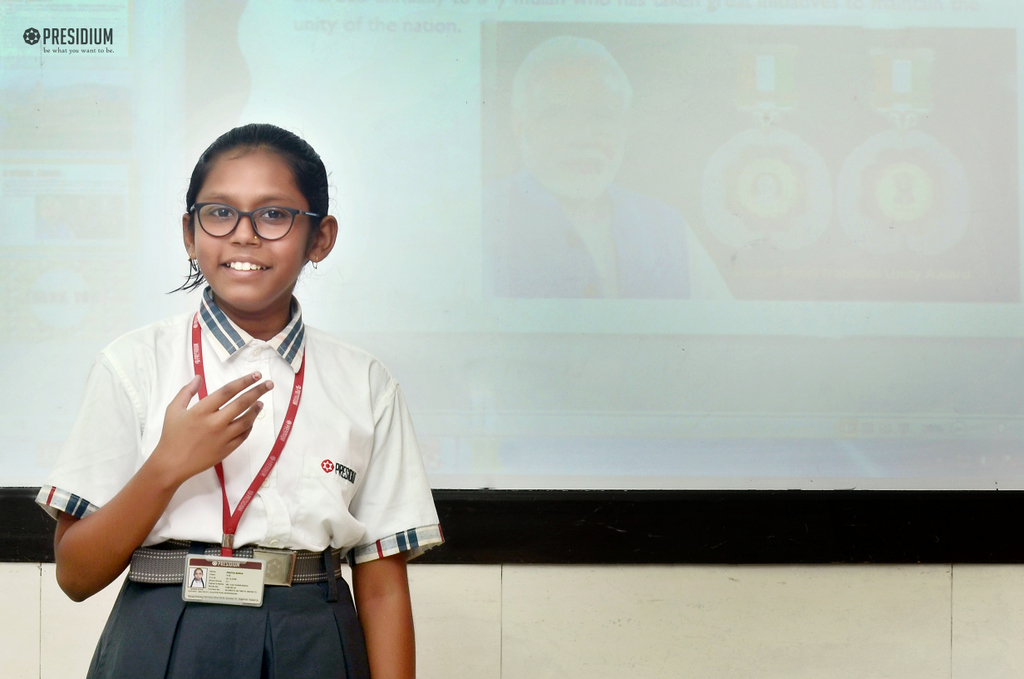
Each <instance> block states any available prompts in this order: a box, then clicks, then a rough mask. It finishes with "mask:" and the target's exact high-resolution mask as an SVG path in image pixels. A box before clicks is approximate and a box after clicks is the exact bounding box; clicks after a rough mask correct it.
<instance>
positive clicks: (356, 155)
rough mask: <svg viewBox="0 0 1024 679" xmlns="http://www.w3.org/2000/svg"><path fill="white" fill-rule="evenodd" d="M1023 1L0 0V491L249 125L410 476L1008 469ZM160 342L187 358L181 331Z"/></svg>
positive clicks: (796, 475)
mask: <svg viewBox="0 0 1024 679" xmlns="http://www.w3.org/2000/svg"><path fill="white" fill-rule="evenodd" d="M1022 24H1024V15H1022V11H1021V6H1020V5H1018V4H1017V3H1014V2H1010V1H1009V0H1007V1H1005V2H996V1H993V0H941V1H940V0H732V1H725V2H723V1H721V0H279V1H277V2H258V1H250V2H245V1H244V0H235V1H232V2H219V3H206V2H199V0H187V1H183V0H178V1H171V2H161V3H141V2H139V3H133V2H130V1H128V0H121V1H118V0H111V1H106V2H100V3H97V2H82V3H75V2H66V1H65V2H46V1H33V2H29V1H27V0H24V1H19V0H4V1H3V2H0V26H2V36H0V39H2V44H0V164H2V168H3V169H2V172H3V176H2V185H0V258H2V262H3V267H2V275H3V286H2V292H0V300H2V301H0V314H2V318H3V322H2V325H0V328H2V330H0V332H2V333H3V339H2V343H3V344H2V346H3V351H2V353H0V364H2V366H3V375H4V378H5V380H4V381H5V383H6V388H5V389H4V390H3V392H2V395H0V485H7V486H17V485H34V484H39V483H41V482H42V480H43V479H44V477H45V474H46V471H47V469H48V468H49V466H50V465H51V464H52V462H53V460H54V459H55V457H56V455H57V453H58V452H59V450H60V448H61V445H62V442H63V440H64V438H65V437H66V435H67V432H68V431H69V429H70V427H71V424H72V422H73V420H74V417H75V415H76V412H77V409H78V406H79V404H80V400H81V397H82V388H83V385H84V382H85V377H86V374H87V371H88V369H89V366H90V365H91V362H92V360H93V358H94V357H95V355H96V354H97V352H98V351H99V350H100V349H102V348H103V347H104V346H105V345H106V344H107V343H109V342H110V341H112V340H113V339H114V338H116V337H117V336H118V335H120V334H122V333H124V332H127V331H129V330H131V329H133V328H136V327H139V326H141V325H144V324H146V323H149V322H152V321H155V320H157V319H159V318H162V317H164V316H167V315H171V314H176V313H185V312H188V311H190V310H191V309H193V308H194V307H195V305H196V304H197V295H195V294H193V295H185V294H183V293H174V294H168V291H170V290H173V289H174V288H176V287H177V286H178V285H180V284H181V282H182V281H183V277H184V275H185V273H186V271H187V263H186V257H185V250H184V247H183V246H182V243H181V214H182V213H183V212H184V210H185V205H184V202H183V201H184V193H185V188H186V185H187V181H188V176H189V174H190V172H191V168H192V165H193V164H194V163H195V160H196V158H197V157H198V155H199V153H200V152H201V151H202V149H203V148H205V147H206V146H207V145H208V144H209V143H210V142H211V141H212V140H213V139H214V138H215V137H216V136H217V135H219V134H220V133H222V132H224V131H226V130H227V129H229V128H230V127H233V126H235V125H238V124H241V123H245V122H254V121H260V122H263V121H265V122H273V123H276V124H278V125H281V126H283V127H286V128H288V129H290V130H292V131H294V132H297V133H298V134H300V135H302V136H303V137H304V138H306V139H307V140H308V141H309V142H310V143H311V144H312V145H313V146H314V147H315V148H316V149H317V150H318V151H319V152H320V154H321V155H322V156H323V158H324V160H325V162H326V164H327V166H328V170H329V171H330V173H331V181H332V190H333V195H332V199H333V202H332V209H333V211H334V214H336V215H337V217H338V219H339V221H340V223H341V236H340V239H339V244H338V246H337V248H336V249H335V251H334V253H333V254H332V255H331V256H330V257H329V258H328V259H327V260H326V261H325V262H324V264H323V265H322V266H320V268H319V269H318V270H315V271H314V270H312V269H310V270H308V271H306V272H305V273H304V274H303V276H302V278H301V279H300V282H299V285H298V287H297V288H296V295H297V297H298V298H299V299H300V301H301V302H302V304H303V309H304V313H305V317H306V321H307V322H308V323H310V324H311V325H314V326H317V327H320V328H322V329H324V330H327V331H329V332H332V333H334V334H337V335H339V336H341V337H342V338H344V339H345V340H347V341H350V342H352V343H353V344H356V345H358V346H361V347H363V348H365V349H367V350H369V351H370V352H372V353H373V354H375V355H376V356H378V357H379V358H380V359H381V360H382V361H383V362H384V363H385V364H386V365H387V366H388V367H389V368H390V370H391V371H392V373H393V374H394V375H395V376H396V377H397V379H398V380H399V382H400V383H401V384H402V386H403V389H404V390H405V393H406V396H407V398H408V401H409V404H410V407H411V409H412V412H413V417H414V421H415V422H416V426H417V433H418V435H419V438H420V443H421V447H422V449H423V454H424V459H425V462H426V464H427V468H428V471H429V474H430V477H431V482H432V484H433V485H434V486H435V487H439V488H482V487H491V488H627V489H629V488H668V489H688V488H755V489H771V488H805V489H817V488H826V489H835V488H963V489H975V488H1024V451H1022V440H1024V419H1022V401H1024V344H1022V339H1024V315H1022V306H1021V266H1020V262H1021V237H1020V233H1021V230H1020V218H1019V212H1020V209H1019V202H1020V196H1019V194H1020V191H1019V188H1018V187H1019V184H1020V172H1019V167H1020V160H1019V153H1018V139H1019V134H1020V132H1019V128H1020V106H1019V104H1018V97H1019V95H1018V85H1019V82H1020V76H1019V73H1018V71H1019V69H1018V64H1019V62H1020V59H1021V56H1020V53H1019V49H1020V48H1019V46H1018V43H1017V31H1018V28H1019V27H1020V26H1021V25H1022ZM182 350H183V351H185V350H186V347H184V346H183V347H182Z"/></svg>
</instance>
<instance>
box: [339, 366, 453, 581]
mask: <svg viewBox="0 0 1024 679" xmlns="http://www.w3.org/2000/svg"><path fill="white" fill-rule="evenodd" d="M349 511H350V512H351V513H352V516H354V517H355V518H356V520H358V521H359V522H360V523H362V524H363V525H364V526H365V527H366V531H365V533H364V534H363V539H362V541H361V542H360V543H359V545H357V546H356V547H355V548H354V549H353V553H352V556H353V558H354V561H355V563H364V562H366V561H372V560H374V559H379V558H383V557H386V556H391V555H394V554H399V553H406V556H407V557H408V558H410V559H412V558H414V557H416V556H419V555H420V554H422V553H423V552H425V551H427V550H428V549H430V548H431V547H435V546H437V545H439V544H441V543H442V542H444V537H443V535H442V534H441V527H440V525H439V524H438V519H437V510H436V509H435V508H434V499H433V496H432V495H431V493H430V485H429V483H428V482H427V474H426V470H425V469H424V467H423V459H422V457H421V456H420V450H419V445H418V444H417V443H416V434H415V432H414V430H413V426H412V420H411V419H410V417H409V411H408V408H407V407H406V404H405V398H404V397H403V396H402V391H401V389H400V388H399V387H398V385H397V384H396V383H394V382H393V381H392V383H391V387H390V388H389V389H388V390H387V391H386V392H385V394H384V397H383V398H382V399H381V400H380V405H379V407H378V408H377V409H376V412H375V413H374V435H373V452H372V454H371V457H370V463H369V465H368V467H367V470H366V473H365V478H364V481H363V484H362V486H361V487H360V488H359V490H358V491H357V493H356V495H355V497H353V499H352V503H351V504H350V506H349Z"/></svg>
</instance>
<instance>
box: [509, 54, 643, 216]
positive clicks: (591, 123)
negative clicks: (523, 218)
mask: <svg viewBox="0 0 1024 679" xmlns="http://www.w3.org/2000/svg"><path fill="white" fill-rule="evenodd" d="M623 90H624V88H623V87H621V83H619V82H617V80H616V78H615V76H614V75H613V74H612V73H611V72H610V69H609V68H608V67H607V66H606V65H605V64H603V63H601V62H600V61H598V60H595V59H589V58H588V59H575V60H568V61H565V62H562V63H560V64H557V65H555V66H553V67H552V68H550V69H548V70H546V71H544V72H543V73H542V74H540V75H538V76H537V77H536V78H534V80H533V82H531V83H530V84H529V87H528V89H527V92H526V101H525V105H524V107H523V110H522V111H520V112H519V113H518V115H517V117H516V118H517V119H516V136H517V138H518V141H519V149H520V151H521V153H522V155H523V162H524V163H525V164H526V167H527V168H528V169H529V170H530V172H532V173H533V174H534V176H535V177H536V178H537V179H538V180H539V181H540V183H541V184H543V185H544V187H545V188H547V189H548V190H549V191H551V192H552V193H554V194H555V195H557V196H560V197H563V198H568V199H571V200H583V201H593V200H596V199H598V198H600V197H601V196H602V195H603V194H604V192H605V191H606V190H607V189H608V187H609V186H610V185H611V183H612V181H613V180H614V179H615V175H616V173H617V172H618V170H619V165H620V164H621V163H622V153H623V148H624V146H625V143H626V137H627V128H628V120H627V119H628V111H627V110H626V100H625V95H624V94H623V93H622V92H623Z"/></svg>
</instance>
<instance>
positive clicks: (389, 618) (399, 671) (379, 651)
mask: <svg viewBox="0 0 1024 679" xmlns="http://www.w3.org/2000/svg"><path fill="white" fill-rule="evenodd" d="M352 584H353V587H354V589H355V599H356V610H357V611H358V612H359V621H360V622H361V623H362V625H363V634H364V635H365V636H366V654H367V655H368V656H369V659H370V677H372V679H414V678H415V676H416V644H415V641H414V639H413V630H412V604H411V603H410V601H409V579H408V575H407V573H406V568H405V555H404V554H395V555H393V556H388V557H384V558H383V559H376V560H374V561H367V562H366V563H361V564H356V565H355V566H354V567H353V568H352Z"/></svg>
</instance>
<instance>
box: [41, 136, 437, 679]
mask: <svg viewBox="0 0 1024 679" xmlns="http://www.w3.org/2000/svg"><path fill="white" fill-rule="evenodd" d="M186 208H187V211H186V213H185V214H184V216H183V218H182V230H183V236H184V243H185V249H186V251H187V252H188V256H189V261H190V265H191V273H190V276H189V280H188V281H187V282H186V284H185V285H184V286H182V288H183V289H194V288H197V287H199V286H201V285H202V284H203V283H204V281H205V283H206V284H207V286H206V287H205V289H204V291H203V294H202V299H201V300H200V304H199V309H198V310H197V311H196V312H195V313H190V314H187V315H184V316H180V317H175V318H170V319H167V320H164V321H161V322H159V323H155V324H153V325H150V326H147V327H145V328H142V329H140V330H137V331H135V332H132V333H129V334H128V335H125V336H123V337H121V338H119V339H118V340H116V341H115V342H114V343H113V344H111V345H110V346H109V347H107V348H106V349H105V350H104V351H103V352H102V353H101V354H100V356H99V357H98V358H97V360H96V362H95V364H94V366H93V368H92V371H91V372H90V375H89V380H88V383H87V386H86V394H85V399H84V403H83V406H82V409H81V411H80V413H79V416H78V419H77V421H76V423H75V426H74V428H73V430H72V433H71V436H70V437H69V439H68V441H67V443H66V444H65V446H64V448H63V450H62V452H61V455H60V458H59V460H58V462H57V464H56V465H55V467H54V469H53V471H52V473H51V475H50V478H49V479H48V485H46V486H43V487H42V488H41V489H40V492H39V497H38V501H39V502H40V504H42V505H43V506H44V508H45V509H46V510H47V511H48V512H49V513H50V514H51V515H53V516H55V517H56V518H57V529H56V534H55V538H54V544H55V555H56V562H57V581H58V583H59V584H60V586H61V588H62V589H63V590H64V591H65V592H66V593H67V594H68V596H70V597H71V598H72V599H74V600H76V601H81V600H83V599H85V598H87V597H89V596H91V595H92V594H95V593H96V592H98V591H99V590H101V589H103V588H104V587H106V586H107V585H108V584H110V583H111V582H112V581H113V580H114V579H115V578H117V576H118V575H119V574H120V573H121V572H123V571H124V569H125V568H128V569H129V573H128V578H127V579H126V581H125V584H124V586H123V588H122V590H121V592H120V594H119V596H118V599H117V602H116V603H115V605H114V608H113V610H112V612H111V615H110V619H109V620H108V622H107V625H106V627H105V629H104V631H103V635H102V636H101V638H100V641H99V644H98V646H97V648H96V652H95V654H94V656H93V660H92V665H91V667H90V669H89V675H88V676H89V677H171V678H179V677H228V678H231V677H238V678H243V677H245V678H251V679H259V678H260V677H317V678H318V679H321V678H323V677H359V678H365V677H370V676H372V677H373V679H384V678H386V677H412V676H414V674H415V655H414V653H415V652H414V645H413V630H412V614H411V608H410V603H409V589H408V581H407V578H406V566H405V564H406V560H407V559H409V558H412V557H414V556H417V555H418V554H420V553H422V552H423V551H425V550H426V549H428V548H430V547H432V546H435V545H437V544H440V543H441V542H442V540H443V538H442V537H441V532H440V527H439V525H438V520H437V513H436V511H435V510H434V505H433V501H432V498H431V495H430V490H429V487H428V485H427V480H426V475H425V472H424V469H423V463H422V461H421V459H420V454H419V450H418V447H417V445H416V440H415V435H414V433H413V429H412V423H411V421H410V419H409V414H408V410H407V408H406V405H405V401H404V398H403V396H402V393H401V390H400V389H399V387H398V384H397V383H396V382H395V380H394V378H392V377H391V375H390V374H389V373H388V372H387V370H386V369H385V368H384V367H383V366H382V365H381V364H380V363H379V362H377V361H376V360H375V359H374V358H373V357H372V356H370V355H368V354H366V353H365V352H362V351H360V350H358V349H355V348H353V347H351V346H348V345H346V344H344V343H342V342H340V341H338V340H336V339H334V338H332V337H330V336H328V335H326V334H324V333H321V332H319V331H317V330H315V329H313V328H310V327H309V326H307V325H305V323H304V322H303V319H302V310H301V308H300V306H299V303H298V302H297V301H296V300H295V298H294V297H293V296H292V291H293V289H294V287H295V282H296V280H297V279H298V277H299V274H300V273H301V271H302V269H303V267H304V266H305V265H306V264H307V263H308V262H312V263H314V265H315V264H316V263H317V262H319V261H320V260H322V259H323V258H324V257H326V256H327V255H328V254H329V253H330V252H331V249H332V248H333V247H334V243H335V240H336V238H337V233H338V223H337V221H336V220H335V218H334V217H331V216H329V215H328V214H327V210H328V183H327V173H326V170H325V168H324V165H323V162H322V161H321V160H320V157H319V156H318V155H317V154H316V152H315V151H314V150H313V149H312V148H311V147H310V146H309V145H308V144H306V143H305V142H304V141H303V140H301V139H300V138H298V137H296V136H295V135H293V134H291V133H289V132H287V131H285V130H282V129H280V128H277V127H274V126H272V125H246V126H244V127H239V128H236V129H233V130H231V131H230V132H228V133H226V134H224V135H223V136H221V137H220V138H218V139H217V140H216V141H215V142H214V143H213V144H212V145H211V146H210V147H209V148H208V149H207V150H206V151H205V152H204V153H203V155H202V156H201V157H200V159H199V162H198V163H197V164H196V167H195V169H194V170H193V173H192V178H191V182H190V184H189V189H188V193H187V196H186ZM182 385H184V386H182ZM197 397H198V398H197ZM346 557H347V558H348V560H349V561H350V562H351V563H353V564H354V565H353V569H352V580H353V590H354V594H355V604H356V606H357V607H358V615H357V613H356V609H355V608H354V607H353V601H352V597H351V595H350V593H349V590H348V587H347V585H346V583H345V581H344V580H343V579H341V577H340V564H341V561H342V559H344V558H346ZM209 564H213V566H212V568H211V567H210V565H209ZM257 564H258V565H257ZM197 566H201V567H204V568H206V569H207V573H208V575H207V578H206V586H205V587H204V588H194V590H199V591H201V592H202V594H201V595H200V594H194V595H190V594H189V593H188V592H187V591H186V590H188V588H186V587H183V580H185V579H186V578H187V577H188V575H190V574H191V573H194V572H195V567H197ZM218 569H220V570H218ZM253 572H257V573H263V575H262V576H260V575H257V576H252V575H251V574H252V573H253ZM253 577H255V580H253ZM224 582H228V583H229V584H228V585H225V584H223V583H224ZM239 583H243V584H239ZM254 583H255V584H254ZM264 583H265V584H264ZM282 585H284V586H282ZM243 590H244V591H243ZM250 595H251V596H250ZM195 596H208V597H213V598H208V599H202V600H198V601H197V600H194V599H193V598H190V597H195ZM247 597H249V598H247ZM253 597H257V598H259V599H260V600H261V603H260V605H254V599H253ZM186 599H188V600H186ZM208 601H217V603H208Z"/></svg>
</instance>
